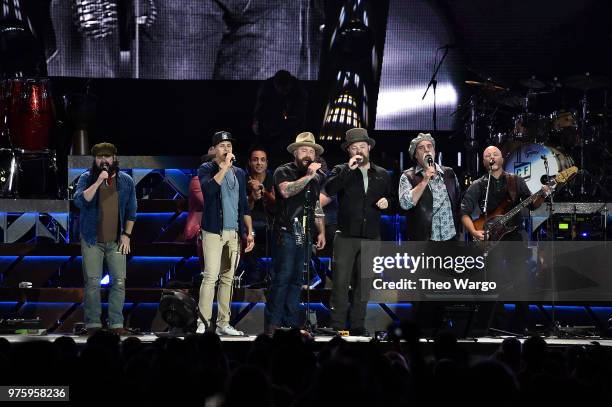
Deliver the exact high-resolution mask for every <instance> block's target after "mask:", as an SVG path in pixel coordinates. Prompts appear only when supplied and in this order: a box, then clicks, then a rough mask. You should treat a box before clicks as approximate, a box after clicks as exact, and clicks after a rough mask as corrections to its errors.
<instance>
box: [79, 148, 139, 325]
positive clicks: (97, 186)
mask: <svg viewBox="0 0 612 407" xmlns="http://www.w3.org/2000/svg"><path fill="white" fill-rule="evenodd" d="M91 154H92V155H93V156H94V159H93V163H92V165H91V169H90V170H88V171H86V172H85V173H83V174H82V175H81V176H80V177H79V182H78V183H77V188H76V192H75V194H74V204H75V205H76V207H77V208H79V209H80V214H79V229H80V236H81V255H82V258H83V278H84V280H85V289H84V293H83V308H84V311H85V327H86V328H87V333H88V334H92V333H94V332H95V331H97V330H99V329H100V328H102V323H101V321H100V316H101V313H102V309H101V304H100V280H101V279H102V265H103V263H104V262H106V265H107V267H108V271H109V274H110V278H111V286H110V293H109V295H108V327H109V328H110V329H111V330H112V331H113V332H115V333H117V334H119V335H127V334H129V333H130V332H129V331H128V330H127V329H125V328H124V326H123V304H124V302H125V279H126V255H127V254H129V253H130V238H131V237H132V228H133V227H134V222H135V221H136V188H135V186H134V180H133V179H132V178H131V177H130V176H129V175H127V174H126V173H124V172H122V171H119V163H118V161H117V148H116V147H115V146H114V145H112V144H111V143H100V144H96V145H95V146H93V148H92V149H91Z"/></svg>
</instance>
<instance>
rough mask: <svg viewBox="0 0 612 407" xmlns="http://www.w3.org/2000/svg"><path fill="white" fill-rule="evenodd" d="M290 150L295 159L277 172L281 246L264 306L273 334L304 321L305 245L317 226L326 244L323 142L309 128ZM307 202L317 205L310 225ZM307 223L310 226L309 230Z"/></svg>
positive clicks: (276, 229)
mask: <svg viewBox="0 0 612 407" xmlns="http://www.w3.org/2000/svg"><path fill="white" fill-rule="evenodd" d="M287 151H288V152H289V153H290V154H292V155H293V157H294V161H293V162H290V163H287V164H283V165H281V166H280V167H278V168H277V169H276V171H275V172H274V188H275V195H276V203H277V207H276V216H275V219H274V232H275V242H276V246H275V250H274V254H275V257H274V274H273V276H272V283H271V285H270V290H269V295H268V298H267V300H266V309H265V320H266V333H268V334H272V333H273V332H274V331H275V330H276V328H278V327H281V326H286V327H298V326H299V315H298V311H299V303H300V290H301V287H302V283H303V279H302V271H303V266H304V257H305V249H306V250H310V247H311V246H310V244H311V242H312V237H313V236H314V233H313V232H315V231H316V248H317V249H318V250H321V249H323V247H325V224H324V221H323V219H324V218H323V211H322V209H321V205H320V203H319V193H320V191H321V184H322V182H323V178H324V176H323V175H322V174H320V173H319V172H318V171H319V170H320V168H321V164H320V163H317V162H315V158H316V156H318V155H319V156H320V155H321V154H323V151H324V150H323V147H322V146H320V145H319V144H317V143H316V141H315V137H314V134H312V133H309V132H305V133H300V134H298V135H297V137H296V139H295V143H292V144H290V145H289V146H288V147H287ZM306 205H308V207H310V208H313V209H314V221H313V222H312V223H309V224H305V222H303V218H304V216H305V215H306V211H305V206H306ZM304 227H307V228H308V229H309V232H310V233H309V234H308V235H306V234H305V231H304V230H303V229H304ZM304 245H307V247H306V248H305V247H304Z"/></svg>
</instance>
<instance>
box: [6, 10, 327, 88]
mask: <svg viewBox="0 0 612 407" xmlns="http://www.w3.org/2000/svg"><path fill="white" fill-rule="evenodd" d="M14 1H15V2H16V3H19V2H21V9H20V10H19V13H20V16H21V17H23V18H28V17H30V16H28V12H29V13H30V14H31V17H32V18H31V19H30V20H31V25H32V26H33V30H34V31H36V32H37V35H38V36H42V37H43V38H42V40H43V41H44V43H45V44H44V47H45V54H46V59H47V71H48V74H49V75H50V76H73V77H89V78H142V79H184V80H211V79H212V80H215V79H219V80H261V79H266V78H269V77H271V76H272V75H274V73H275V72H276V71H278V70H280V69H285V70H288V71H289V72H291V73H292V74H293V75H295V76H296V77H297V78H299V79H302V80H315V79H317V75H318V71H319V60H320V58H319V54H320V44H321V30H320V26H321V24H323V7H322V6H321V4H320V3H322V2H323V0H320V1H319V0H314V1H313V0H291V1H281V0H240V1H239V0H34V1H32V0H14ZM11 3H13V0H11ZM41 16H44V17H43V18H41Z"/></svg>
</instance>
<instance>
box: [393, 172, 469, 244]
mask: <svg viewBox="0 0 612 407" xmlns="http://www.w3.org/2000/svg"><path fill="white" fill-rule="evenodd" d="M436 171H437V173H438V176H437V177H435V178H434V179H431V180H429V183H428V184H427V187H428V188H429V190H430V191H431V194H432V195H433V208H432V211H433V216H432V218H431V240H435V241H444V240H450V239H452V238H454V237H455V235H456V234H457V231H456V230H455V222H454V220H453V209H452V206H451V201H450V197H449V196H448V191H447V190H446V184H444V178H443V177H442V175H443V174H444V170H442V167H440V166H439V165H438V164H436ZM420 172H423V168H422V167H421V166H420V165H418V164H417V166H416V169H415V174H418V173H420ZM455 183H457V188H459V182H458V181H457V178H455ZM399 202H400V205H401V207H402V208H403V209H406V210H409V209H412V208H414V206H415V204H414V202H413V201H412V184H410V181H409V180H408V177H406V175H405V174H402V176H401V178H400V184H399Z"/></svg>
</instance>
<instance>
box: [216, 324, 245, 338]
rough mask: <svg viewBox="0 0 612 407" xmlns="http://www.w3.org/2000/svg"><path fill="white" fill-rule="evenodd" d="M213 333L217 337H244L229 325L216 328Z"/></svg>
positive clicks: (242, 333)
mask: <svg viewBox="0 0 612 407" xmlns="http://www.w3.org/2000/svg"><path fill="white" fill-rule="evenodd" d="M215 333H216V334H217V335H219V336H224V335H225V336H244V332H242V331H239V330H237V329H236V328H234V327H233V326H231V325H226V326H224V327H220V326H218V327H217V329H216V330H215Z"/></svg>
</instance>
